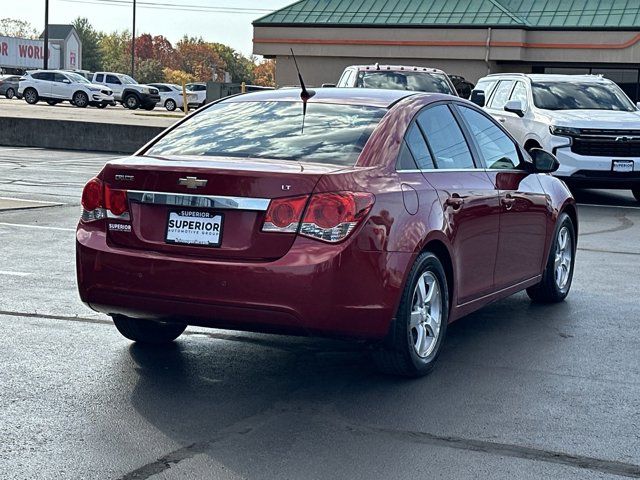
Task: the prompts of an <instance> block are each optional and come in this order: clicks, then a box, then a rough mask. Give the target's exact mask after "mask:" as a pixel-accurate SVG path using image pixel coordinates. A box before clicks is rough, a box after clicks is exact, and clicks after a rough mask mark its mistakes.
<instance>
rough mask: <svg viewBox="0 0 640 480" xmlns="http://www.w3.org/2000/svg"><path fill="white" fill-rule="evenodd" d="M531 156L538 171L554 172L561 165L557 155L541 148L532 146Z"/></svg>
mask: <svg viewBox="0 0 640 480" xmlns="http://www.w3.org/2000/svg"><path fill="white" fill-rule="evenodd" d="M529 156H530V157H531V160H533V168H534V170H535V171H536V172H537V173H552V172H555V171H556V170H558V167H560V162H558V159H557V158H556V156H555V155H553V154H552V153H549V152H547V151H546V150H542V149H541V148H532V149H531V150H529Z"/></svg>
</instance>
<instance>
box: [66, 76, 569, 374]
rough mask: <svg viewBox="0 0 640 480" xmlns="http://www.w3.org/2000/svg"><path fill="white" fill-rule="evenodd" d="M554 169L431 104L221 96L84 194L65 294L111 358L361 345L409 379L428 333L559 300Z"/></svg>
mask: <svg viewBox="0 0 640 480" xmlns="http://www.w3.org/2000/svg"><path fill="white" fill-rule="evenodd" d="M305 94H306V95H305ZM557 166H558V165H557V160H556V159H555V157H553V155H551V154H549V153H546V152H544V151H542V150H533V151H532V152H530V154H528V153H526V152H525V151H523V149H522V148H521V147H520V146H519V145H518V144H517V143H516V142H515V141H514V140H513V139H512V138H511V136H510V135H509V134H508V133H507V132H506V131H505V130H504V129H503V128H502V127H501V126H500V125H499V124H497V123H496V122H495V121H494V120H493V119H492V118H491V117H489V116H488V115H487V114H485V113H484V112H483V111H482V110H480V109H478V108H477V107H476V106H475V105H473V104H472V103H470V102H467V101H465V100H461V99H459V98H454V97H450V96H446V95H440V94H420V93H414V92H409V91H392V90H389V91H386V90H364V89H339V88H330V89H318V90H316V91H310V92H306V91H304V92H303V94H302V95H301V91H300V90H293V89H291V90H276V91H269V92H261V93H254V94H247V95H239V96H235V97H231V98H228V99H225V100H223V101H220V102H218V103H215V104H213V105H210V106H209V107H207V108H204V109H202V110H199V111H198V112H196V113H195V114H193V115H191V116H190V117H187V118H186V119H185V120H183V121H181V122H179V123H178V124H176V125H175V126H174V127H172V128H170V129H168V130H167V131H166V132H164V133H163V134H161V135H160V136H159V137H158V138H156V139H155V140H153V141H152V142H151V143H150V144H148V145H147V146H145V147H144V148H143V149H142V150H140V151H139V152H138V153H136V154H135V155H133V156H131V157H128V158H124V159H122V160H117V161H112V162H109V163H107V164H106V165H105V167H104V168H103V170H102V171H101V172H100V173H99V174H98V176H97V177H96V178H94V179H92V180H90V181H89V183H88V184H87V185H86V187H85V189H84V192H83V194H82V209H83V210H82V218H81V220H80V223H79V225H78V229H77V273H78V287H79V290H80V296H81V298H82V300H83V301H84V302H85V303H86V304H87V305H89V306H90V307H91V308H92V309H94V310H96V311H98V312H104V313H106V314H108V315H110V316H112V318H113V321H114V323H115V325H116V327H117V328H118V330H119V331H120V332H121V333H122V334H123V335H124V336H125V337H127V338H129V339H131V340H136V341H140V342H153V343H162V342H170V341H172V340H174V339H176V338H177V337H178V336H179V335H180V334H181V333H182V332H183V331H184V329H185V328H186V326H187V325H200V326H206V327H218V328H229V329H237V330H250V331H263V332H278V333H292V334H308V335H330V336H337V337H350V338H356V339H367V340H370V341H371V343H372V344H373V345H374V346H375V348H373V350H374V352H375V353H374V358H375V360H376V362H377V364H378V365H379V367H380V368H381V369H382V370H383V371H386V372H392V373H397V374H402V375H413V376H417V375H422V374H425V373H427V372H428V371H429V370H430V369H431V368H432V366H433V364H434V362H435V360H436V358H437V357H438V353H439V352H440V350H441V347H442V344H443V341H444V338H445V334H446V331H447V324H448V323H450V322H452V321H454V320H456V319H458V318H460V317H462V316H464V315H466V314H468V313H470V312H472V311H474V310H477V309H479V308H480V307H482V306H483V305H486V304H487V303H489V302H493V301H495V300H498V299H501V298H504V297H506V296H508V295H511V294H513V293H515V292H518V291H520V290H523V289H526V290H527V292H528V294H529V296H530V297H531V298H532V299H534V300H536V301H542V302H557V301H561V300H563V299H564V298H565V297H566V295H567V293H568V292H569V288H570V286H571V280H572V275H573V265H574V260H575V253H576V239H577V227H578V222H577V213H576V207H575V202H574V200H573V198H572V196H571V194H570V193H569V190H568V189H567V187H566V186H565V185H564V184H563V183H562V182H561V181H559V180H557V179H556V178H554V177H552V176H550V175H549V174H548V173H549V172H552V171H553V170H554V169H556V168H557Z"/></svg>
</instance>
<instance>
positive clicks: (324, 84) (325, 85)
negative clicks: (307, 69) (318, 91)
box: [322, 83, 336, 88]
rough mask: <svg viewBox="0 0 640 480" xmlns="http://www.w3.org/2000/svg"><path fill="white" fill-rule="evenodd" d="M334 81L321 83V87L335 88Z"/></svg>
mask: <svg viewBox="0 0 640 480" xmlns="http://www.w3.org/2000/svg"><path fill="white" fill-rule="evenodd" d="M335 86H336V84H335V83H323V84H322V88H335Z"/></svg>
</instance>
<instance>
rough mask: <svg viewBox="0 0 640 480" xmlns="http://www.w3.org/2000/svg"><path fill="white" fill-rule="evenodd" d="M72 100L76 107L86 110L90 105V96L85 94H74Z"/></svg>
mask: <svg viewBox="0 0 640 480" xmlns="http://www.w3.org/2000/svg"><path fill="white" fill-rule="evenodd" d="M72 100H73V104H74V105H75V106H76V107H80V108H86V107H87V105H89V96H88V95H87V94H86V93H84V92H76V93H74V94H73V99H72Z"/></svg>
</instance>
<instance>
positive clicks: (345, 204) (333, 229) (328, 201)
mask: <svg viewBox="0 0 640 480" xmlns="http://www.w3.org/2000/svg"><path fill="white" fill-rule="evenodd" d="M374 202H375V197H374V195H373V194H371V193H365V192H334V193H317V194H314V195H312V197H311V201H310V202H309V206H308V207H307V211H306V213H305V214H304V218H303V220H302V227H301V228H300V234H301V235H305V236H307V237H311V238H316V239H318V240H323V241H325V242H331V243H335V242H340V241H342V240H344V239H345V238H347V237H348V236H349V234H350V233H351V232H352V231H353V230H354V228H355V227H356V226H357V225H358V223H360V221H361V220H362V219H364V218H365V217H366V216H367V214H368V213H369V211H370V210H371V207H372V206H373V204H374Z"/></svg>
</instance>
